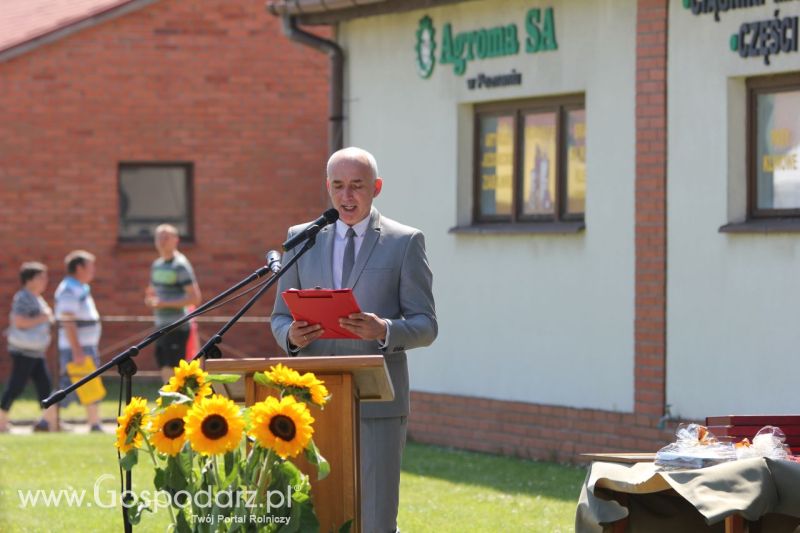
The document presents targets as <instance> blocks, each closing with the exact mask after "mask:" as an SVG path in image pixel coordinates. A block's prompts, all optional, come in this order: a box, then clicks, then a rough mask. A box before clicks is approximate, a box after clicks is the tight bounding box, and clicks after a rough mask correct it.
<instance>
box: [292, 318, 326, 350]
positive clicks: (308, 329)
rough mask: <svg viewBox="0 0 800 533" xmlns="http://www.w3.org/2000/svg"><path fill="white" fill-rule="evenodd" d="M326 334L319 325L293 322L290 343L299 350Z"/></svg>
mask: <svg viewBox="0 0 800 533" xmlns="http://www.w3.org/2000/svg"><path fill="white" fill-rule="evenodd" d="M324 332H325V330H324V329H322V326H321V325H319V324H312V325H310V326H309V325H308V322H302V321H301V322H292V325H291V326H289V342H290V343H291V344H292V345H293V346H297V347H298V348H305V347H306V346H308V345H309V344H311V343H312V342H314V341H315V340H317V339H318V338H319V337H320V335H322V334H323V333H324Z"/></svg>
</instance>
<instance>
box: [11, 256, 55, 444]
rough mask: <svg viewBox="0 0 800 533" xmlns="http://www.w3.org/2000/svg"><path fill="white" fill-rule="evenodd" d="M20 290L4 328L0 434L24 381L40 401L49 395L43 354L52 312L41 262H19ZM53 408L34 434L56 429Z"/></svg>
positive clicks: (49, 388)
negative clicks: (5, 371) (6, 368)
mask: <svg viewBox="0 0 800 533" xmlns="http://www.w3.org/2000/svg"><path fill="white" fill-rule="evenodd" d="M19 278H20V282H21V283H22V288H21V289H20V290H19V291H17V293H16V294H15V295H14V300H13V302H12V304H11V315H10V316H9V322H10V325H9V328H8V351H9V353H10V354H11V375H10V376H9V378H8V384H7V386H6V390H5V392H4V393H3V397H2V399H0V432H6V431H8V412H9V410H10V409H11V405H12V404H13V403H14V400H16V399H17V398H18V397H19V396H20V394H22V391H24V390H25V385H26V384H27V382H28V379H30V380H31V381H33V385H34V386H35V387H36V394H37V396H38V398H39V401H40V402H41V401H42V400H44V399H45V398H47V397H48V396H50V393H51V392H52V388H51V384H50V374H49V373H48V372H47V362H46V360H45V352H46V351H47V348H48V346H50V340H51V338H50V327H51V326H52V324H53V311H52V310H51V309H50V306H49V305H47V302H45V300H44V298H43V297H42V294H43V293H44V290H45V288H47V267H46V266H44V265H43V264H42V263H36V262H28V263H23V264H22V267H20V272H19ZM56 429H57V424H56V407H55V406H54V405H53V406H50V407H48V408H47V409H46V410H45V411H44V412H43V413H42V418H41V420H39V421H38V422H37V423H36V424H35V425H34V426H33V430H34V431H50V430H54V431H55V430H56Z"/></svg>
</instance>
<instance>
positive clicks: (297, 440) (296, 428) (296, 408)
mask: <svg viewBox="0 0 800 533" xmlns="http://www.w3.org/2000/svg"><path fill="white" fill-rule="evenodd" d="M250 421H251V423H252V427H251V428H250V431H249V432H248V434H249V435H250V436H251V437H253V438H255V439H256V441H258V444H259V445H260V446H261V447H262V448H271V449H272V450H275V453H277V454H278V455H280V457H281V459H286V458H287V457H295V456H296V455H297V454H298V453H300V452H301V451H303V449H304V448H305V447H306V446H307V445H308V441H310V440H311V435H312V434H313V433H314V428H313V427H311V424H312V423H313V422H314V418H313V417H312V416H311V413H310V412H309V410H308V407H307V406H306V404H304V403H302V402H298V401H297V400H295V399H294V397H293V396H285V397H284V398H281V399H280V400H278V399H276V398H275V397H273V396H270V397H268V398H267V399H266V400H264V401H263V402H259V403H257V404H255V405H253V406H252V407H251V408H250Z"/></svg>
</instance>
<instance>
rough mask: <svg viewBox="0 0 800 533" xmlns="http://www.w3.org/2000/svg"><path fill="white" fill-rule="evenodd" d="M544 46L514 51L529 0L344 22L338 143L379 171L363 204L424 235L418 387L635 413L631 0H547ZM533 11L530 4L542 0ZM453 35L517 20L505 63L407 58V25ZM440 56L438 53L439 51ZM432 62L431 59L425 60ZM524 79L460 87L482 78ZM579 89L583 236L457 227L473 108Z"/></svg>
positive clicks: (414, 369) (414, 363)
mask: <svg viewBox="0 0 800 533" xmlns="http://www.w3.org/2000/svg"><path fill="white" fill-rule="evenodd" d="M546 5H552V6H553V7H554V8H555V17H556V32H557V39H558V45H559V49H558V51H557V52H548V53H540V54H536V55H528V54H526V53H525V52H524V41H522V40H523V39H524V36H525V33H524V17H525V13H526V12H527V10H528V9H530V8H531V7H536V3H532V2H530V1H525V2H522V1H503V2H498V1H482V2H465V3H463V4H458V5H452V6H444V7H440V8H437V9H430V10H425V11H416V12H412V13H406V14H399V15H387V16H381V17H371V18H367V19H359V20H356V21H352V22H347V23H344V24H342V26H341V28H340V33H339V41H340V43H341V44H342V46H343V47H344V49H345V51H346V76H345V77H346V99H347V106H346V113H347V122H346V124H347V126H346V142H347V143H349V144H353V145H359V146H363V147H365V148H367V149H369V150H370V151H372V152H373V153H374V154H375V155H376V157H377V159H378V163H379V166H380V170H381V174H382V175H383V177H384V179H385V184H384V190H383V194H382V195H381V196H380V197H379V198H378V200H377V201H376V206H377V207H378V209H380V210H381V211H382V212H383V213H384V214H385V215H387V216H389V217H392V218H396V219H399V220H401V221H403V222H405V223H407V224H410V225H413V226H416V227H419V228H420V229H422V230H423V231H424V232H425V234H426V238H427V246H428V253H429V258H430V261H431V264H432V267H433V270H434V291H435V296H436V304H437V315H438V318H439V324H440V333H439V339H438V340H437V341H436V343H435V344H434V345H433V346H432V347H430V348H426V349H419V350H414V351H412V352H411V353H410V354H409V356H410V362H411V363H410V364H411V374H412V375H411V381H412V387H413V388H414V389H416V390H422V391H428V392H439V393H451V394H460V395H470V396H479V397H487V398H494V399H502V400H517V401H525V402H536V403H545V404H557V405H567V406H577V407H593V408H603V409H612V410H619V411H630V410H632V408H633V321H634V150H635V140H634V110H635V105H634V97H635V20H636V10H635V2H634V1H633V0H625V1H622V0H605V1H585V2H575V1H570V2H568V1H553V2H549V3H547V4H546ZM546 5H542V6H541V7H546ZM424 14H428V15H430V16H431V17H432V18H433V21H434V24H435V26H436V31H437V42H438V46H439V47H440V46H441V33H442V27H443V25H444V23H445V22H451V23H452V24H453V28H454V30H455V31H463V30H468V29H477V28H480V27H491V26H495V25H499V24H508V23H512V22H513V23H516V24H517V25H518V28H519V29H520V30H521V31H520V40H521V44H522V46H521V52H520V54H519V55H517V56H513V57H506V58H494V59H488V60H484V61H475V62H472V63H470V65H469V66H468V68H467V72H466V74H465V75H464V76H456V75H455V74H454V73H453V70H452V66H450V65H441V64H438V62H437V65H436V68H435V70H434V73H433V75H432V76H431V78H430V79H427V80H423V79H421V78H419V77H418V75H417V73H416V68H415V64H414V44H415V32H416V30H417V25H418V21H419V19H420V18H421V17H422V16H423V15H424ZM438 50H441V48H438ZM437 60H438V54H437ZM512 68H516V70H517V71H519V72H522V73H523V85H522V86H517V87H512V88H497V89H488V90H487V89H484V90H476V91H469V90H467V88H466V81H465V80H466V78H468V77H470V76H473V75H475V74H477V73H478V72H484V73H486V74H501V73H506V72H509V71H510V70H511V69H512ZM574 92H584V93H585V95H586V109H587V131H588V139H587V142H588V144H587V199H586V223H587V230H586V231H585V232H584V233H581V234H577V235H558V236H552V235H551V236H547V235H525V236H509V235H454V234H451V233H448V229H449V228H451V227H453V226H455V225H457V223H458V222H464V221H466V220H468V219H469V209H470V206H471V203H470V202H471V201H470V197H469V195H470V192H469V191H470V183H471V182H470V180H471V176H472V171H471V167H470V161H471V157H472V145H471V140H472V105H473V103H475V102H478V101H501V100H510V99H517V98H530V97H536V96H550V95H556V94H562V93H574Z"/></svg>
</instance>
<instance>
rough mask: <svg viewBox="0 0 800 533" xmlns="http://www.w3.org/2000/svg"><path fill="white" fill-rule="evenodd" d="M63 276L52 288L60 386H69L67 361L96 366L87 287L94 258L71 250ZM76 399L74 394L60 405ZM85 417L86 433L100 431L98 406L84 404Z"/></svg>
mask: <svg viewBox="0 0 800 533" xmlns="http://www.w3.org/2000/svg"><path fill="white" fill-rule="evenodd" d="M64 265H65V266H66V269H67V275H66V276H65V277H64V279H63V280H62V281H61V283H60V284H59V285H58V288H57V289H56V309H55V313H56V318H57V319H58V322H59V328H58V355H59V357H58V358H59V363H60V366H59V368H60V369H61V383H60V385H61V387H62V388H64V387H68V386H69V385H70V384H71V381H70V378H69V376H68V375H67V373H66V368H67V363H69V362H70V361H72V362H74V363H76V364H78V365H81V364H84V358H85V357H91V358H92V359H93V360H94V364H95V366H96V367H97V366H100V356H99V350H98V348H99V345H100V335H101V333H102V326H101V324H100V314H99V313H98V312H97V307H96V306H95V303H94V298H92V291H91V287H90V286H89V284H90V283H91V282H92V280H93V279H94V275H95V257H94V255H92V254H90V253H89V252H87V251H85V250H74V251H72V252H70V253H68V254H67V257H66V258H64ZM75 400H77V396H76V395H75V393H74V392H72V393H71V394H69V395H68V396H67V397H66V398H65V399H64V400H63V401H62V402H61V405H63V406H66V405H69V404H70V403H71V402H73V401H75ZM86 417H87V420H88V422H89V428H90V431H93V432H102V431H103V429H102V427H101V426H100V410H99V404H98V403H97V402H96V403H91V404H88V405H86Z"/></svg>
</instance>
